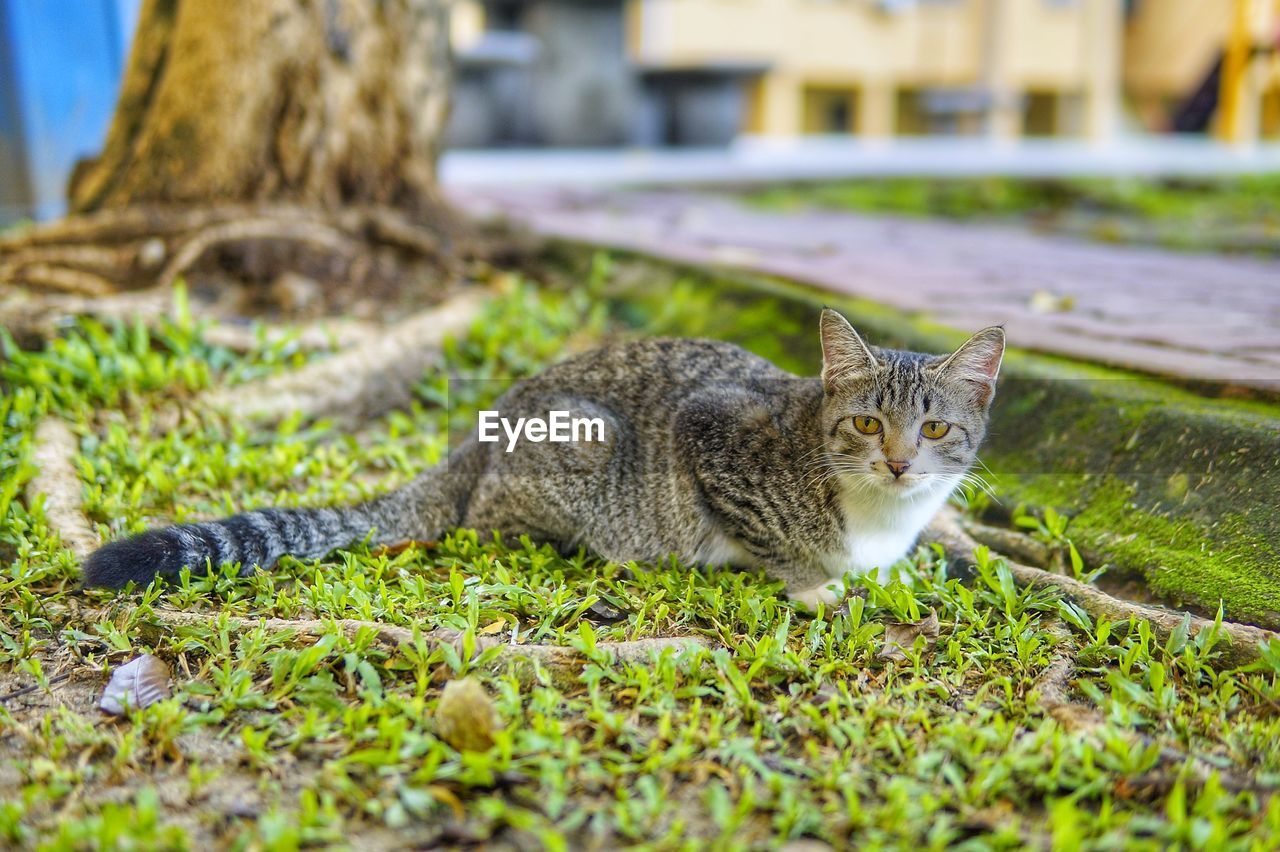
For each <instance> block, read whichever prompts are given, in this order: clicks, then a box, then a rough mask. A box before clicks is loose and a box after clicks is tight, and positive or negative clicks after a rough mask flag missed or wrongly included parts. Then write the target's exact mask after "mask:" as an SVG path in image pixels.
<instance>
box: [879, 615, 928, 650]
mask: <svg viewBox="0 0 1280 852" xmlns="http://www.w3.org/2000/svg"><path fill="white" fill-rule="evenodd" d="M917 636H923V637H925V638H926V639H937V638H938V613H937V611H935V610H932V609H931V610H929V615H928V616H926V617H925V618H922V619H920V620H919V621H895V622H891V623H889V624H886V625H885V626H884V647H882V648H881V649H880V654H879V656H880V657H881V658H882V659H886V660H905V659H906V658H907V651H908V650H910V649H911V648H912V647H913V646H914V645H915V642H916V637H917Z"/></svg>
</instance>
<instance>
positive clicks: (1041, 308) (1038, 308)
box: [1027, 290, 1076, 314]
mask: <svg viewBox="0 0 1280 852" xmlns="http://www.w3.org/2000/svg"><path fill="white" fill-rule="evenodd" d="M1075 305H1076V300H1075V299H1074V298H1072V297H1071V296H1063V295H1059V294H1057V293H1053V292H1050V291H1049V290H1037V291H1035V292H1034V293H1032V294H1031V298H1030V299H1029V300H1028V303H1027V306H1028V307H1029V308H1031V312H1032V313H1034V314H1058V313H1064V312H1066V311H1069V310H1071V309H1072V308H1074V307H1075Z"/></svg>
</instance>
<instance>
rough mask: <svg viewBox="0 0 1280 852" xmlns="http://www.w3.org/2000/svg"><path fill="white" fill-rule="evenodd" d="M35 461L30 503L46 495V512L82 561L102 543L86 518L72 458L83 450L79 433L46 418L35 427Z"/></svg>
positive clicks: (64, 544)
mask: <svg viewBox="0 0 1280 852" xmlns="http://www.w3.org/2000/svg"><path fill="white" fill-rule="evenodd" d="M35 442H36V446H35V453H34V455H35V463H36V466H37V467H38V468H39V470H38V472H37V473H36V475H35V476H34V477H32V479H31V481H30V482H28V483H27V488H26V491H27V495H26V496H27V503H28V505H30V504H33V503H34V502H35V501H36V499H37V498H39V497H40V496H43V497H44V514H45V518H46V519H47V520H48V522H49V526H51V527H52V528H53V529H54V531H56V532H57V534H58V537H59V538H60V539H61V540H62V544H63V546H64V547H67V548H68V549H70V550H71V552H72V553H74V554H75V555H76V559H79V560H83V559H84V558H85V557H86V556H88V555H89V554H90V553H92V552H93V551H94V550H95V549H96V548H97V547H98V545H99V544H100V543H101V542H100V541H99V539H98V534H97V532H95V531H94V529H93V525H92V524H90V523H89V519H88V518H87V517H85V514H84V507H83V501H82V492H83V490H84V486H83V484H81V482H80V477H79V475H78V474H77V473H76V468H75V464H74V462H73V461H72V459H74V458H75V456H76V453H78V452H79V451H80V445H79V443H78V442H77V441H76V436H75V435H73V434H72V433H71V430H70V429H68V428H67V424H66V423H64V422H62V420H61V419H60V418H58V417H46V418H45V419H44V420H42V421H40V423H39V424H38V425H37V426H36V433H35Z"/></svg>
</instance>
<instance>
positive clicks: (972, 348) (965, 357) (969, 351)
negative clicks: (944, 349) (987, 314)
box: [936, 325, 1004, 406]
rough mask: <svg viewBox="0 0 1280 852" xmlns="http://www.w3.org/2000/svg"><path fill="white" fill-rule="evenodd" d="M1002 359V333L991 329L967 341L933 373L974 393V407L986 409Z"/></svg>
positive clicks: (999, 328)
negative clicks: (964, 384) (981, 406)
mask: <svg viewBox="0 0 1280 852" xmlns="http://www.w3.org/2000/svg"><path fill="white" fill-rule="evenodd" d="M1003 358H1004V329H1003V328H1002V327H1000V326H998V325H993V326H991V327H990V328H984V329H983V330H982V331H980V332H978V333H977V334H975V335H974V336H973V337H970V338H969V339H968V340H966V341H965V342H964V344H963V345H961V347H960V348H959V349H957V350H956V351H955V352H952V353H951V355H950V356H949V357H948V358H947V359H946V360H945V361H943V362H942V363H941V364H939V365H938V367H937V368H936V369H937V370H938V372H939V373H941V374H942V375H943V376H944V377H945V378H947V379H949V380H951V381H956V382H965V383H967V384H968V385H969V386H970V387H971V388H972V390H973V401H974V403H975V404H977V405H983V406H985V405H986V404H987V403H989V402H991V396H992V395H993V394H994V393H995V392H996V378H997V377H998V376H999V375H1000V361H1001V360H1002V359H1003Z"/></svg>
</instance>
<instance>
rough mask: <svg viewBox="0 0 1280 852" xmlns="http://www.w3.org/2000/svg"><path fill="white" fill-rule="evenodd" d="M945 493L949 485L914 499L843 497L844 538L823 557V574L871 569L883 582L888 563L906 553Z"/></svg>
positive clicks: (886, 573) (858, 571) (934, 512)
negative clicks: (869, 499)
mask: <svg viewBox="0 0 1280 852" xmlns="http://www.w3.org/2000/svg"><path fill="white" fill-rule="evenodd" d="M949 493H950V489H949V488H941V489H938V491H937V492H936V493H934V494H928V495H923V496H920V497H918V498H917V499H914V500H876V501H868V500H866V499H865V498H864V499H861V500H860V499H858V498H857V497H846V498H844V499H843V500H842V501H841V510H842V511H843V512H844V530H845V534H844V539H843V540H842V541H841V543H840V545H839V546H838V547H836V548H835V549H834V550H833V551H832V552H831V553H828V554H825V556H824V558H823V569H824V570H825V571H826V572H827V576H829V577H832V578H839V577H841V576H843V575H844V574H845V573H846V572H853V573H854V574H868V573H871V572H875V574H876V576H877V579H878V580H879V581H880V582H885V581H887V580H888V578H889V568H890V566H892V565H893V563H895V562H897V561H898V560H899V559H901V558H902V557H904V556H906V555H907V553H908V552H910V550H911V548H912V547H913V546H914V545H915V542H916V539H917V538H918V537H919V535H920V531H921V530H923V529H924V528H925V525H927V524H928V523H929V521H930V520H932V519H933V516H934V515H935V514H937V512H938V509H940V508H941V507H942V504H943V503H944V502H946V499H947V495H948V494H949Z"/></svg>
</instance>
